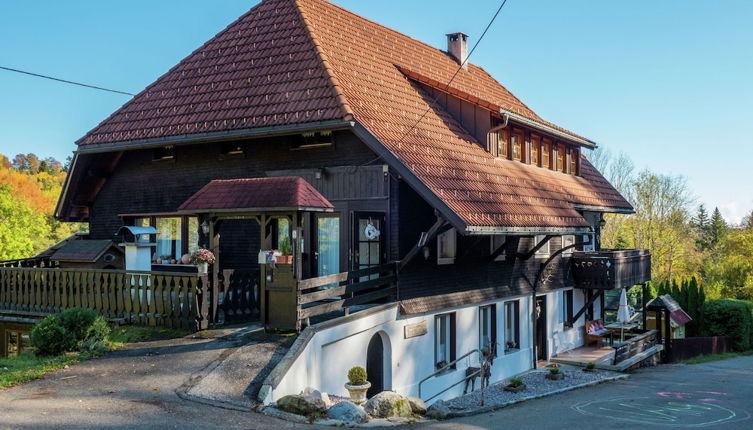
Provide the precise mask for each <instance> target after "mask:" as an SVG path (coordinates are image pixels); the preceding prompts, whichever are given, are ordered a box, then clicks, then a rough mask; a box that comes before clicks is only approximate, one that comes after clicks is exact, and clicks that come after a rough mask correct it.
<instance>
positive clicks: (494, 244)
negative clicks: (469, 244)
mask: <svg viewBox="0 0 753 430" xmlns="http://www.w3.org/2000/svg"><path fill="white" fill-rule="evenodd" d="M506 240H507V236H504V235H500V234H496V235H494V236H492V238H491V240H490V242H491V250H490V251H489V254H490V255H491V254H493V253H494V252H495V251H496V250H497V249H499V247H500V246H502V245H504V244H505V241H506ZM494 261H505V251H504V250H502V252H500V253H499V255H497V257H496V258H494Z"/></svg>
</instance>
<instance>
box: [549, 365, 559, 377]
mask: <svg viewBox="0 0 753 430" xmlns="http://www.w3.org/2000/svg"><path fill="white" fill-rule="evenodd" d="M549 373H550V374H552V375H556V374H558V373H560V368H559V367H550V368H549Z"/></svg>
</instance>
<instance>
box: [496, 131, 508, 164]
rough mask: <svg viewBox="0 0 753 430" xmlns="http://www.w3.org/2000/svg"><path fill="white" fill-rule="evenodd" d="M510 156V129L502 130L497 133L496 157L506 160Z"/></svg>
mask: <svg viewBox="0 0 753 430" xmlns="http://www.w3.org/2000/svg"><path fill="white" fill-rule="evenodd" d="M509 156H510V129H508V128H503V129H502V130H498V131H497V157H499V158H508V157H509Z"/></svg>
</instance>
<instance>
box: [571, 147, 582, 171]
mask: <svg viewBox="0 0 753 430" xmlns="http://www.w3.org/2000/svg"><path fill="white" fill-rule="evenodd" d="M579 158H580V150H578V148H570V170H569V171H568V173H570V174H571V175H578V159H579Z"/></svg>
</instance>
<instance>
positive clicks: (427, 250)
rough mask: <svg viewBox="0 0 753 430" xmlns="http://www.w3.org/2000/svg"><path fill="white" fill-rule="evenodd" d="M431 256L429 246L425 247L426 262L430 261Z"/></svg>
mask: <svg viewBox="0 0 753 430" xmlns="http://www.w3.org/2000/svg"><path fill="white" fill-rule="evenodd" d="M430 256H431V251H429V247H428V246H424V260H428V259H429V257H430Z"/></svg>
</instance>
